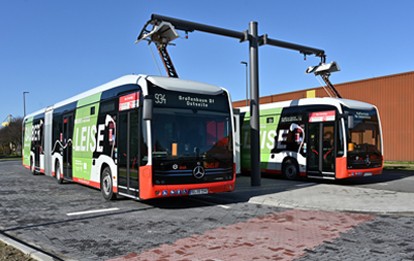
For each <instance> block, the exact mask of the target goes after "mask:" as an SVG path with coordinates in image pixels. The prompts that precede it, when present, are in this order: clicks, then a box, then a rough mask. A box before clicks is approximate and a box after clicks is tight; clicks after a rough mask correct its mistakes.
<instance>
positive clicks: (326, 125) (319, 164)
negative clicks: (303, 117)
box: [306, 122, 335, 178]
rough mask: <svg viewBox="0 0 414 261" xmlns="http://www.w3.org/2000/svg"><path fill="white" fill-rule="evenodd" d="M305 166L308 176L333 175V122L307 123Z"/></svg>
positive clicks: (330, 176) (331, 176) (332, 176)
mask: <svg viewBox="0 0 414 261" xmlns="http://www.w3.org/2000/svg"><path fill="white" fill-rule="evenodd" d="M308 133H309V135H308V148H309V152H308V157H307V164H306V165H307V168H308V171H307V172H308V176H309V177H315V178H316V177H318V178H322V177H323V178H334V177H335V143H334V141H335V135H334V133H335V124H334V122H315V123H309V132H308Z"/></svg>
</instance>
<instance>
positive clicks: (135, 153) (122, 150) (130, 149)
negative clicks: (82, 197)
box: [116, 109, 140, 199]
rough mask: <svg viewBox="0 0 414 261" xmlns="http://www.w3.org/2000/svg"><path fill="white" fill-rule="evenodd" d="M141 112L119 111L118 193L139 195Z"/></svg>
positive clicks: (132, 195) (130, 195)
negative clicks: (139, 122)
mask: <svg viewBox="0 0 414 261" xmlns="http://www.w3.org/2000/svg"><path fill="white" fill-rule="evenodd" d="M138 121H139V114H138V109H133V110H129V111H123V112H120V113H119V120H118V137H117V138H116V139H117V142H118V145H117V148H118V151H117V153H118V158H117V160H118V193H119V194H120V195H123V196H126V197H130V198H135V199H137V198H138V197H139V180H138V178H139V175H138V174H139V166H140V160H139V159H140V157H139V156H140V155H139V137H140V136H139V134H140V133H139V128H138V126H139V124H138Z"/></svg>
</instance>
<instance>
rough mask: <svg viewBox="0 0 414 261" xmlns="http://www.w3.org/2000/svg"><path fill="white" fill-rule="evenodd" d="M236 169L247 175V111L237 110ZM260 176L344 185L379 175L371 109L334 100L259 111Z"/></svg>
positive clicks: (376, 126) (378, 139)
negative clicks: (238, 142) (238, 163)
mask: <svg viewBox="0 0 414 261" xmlns="http://www.w3.org/2000/svg"><path fill="white" fill-rule="evenodd" d="M240 111H241V114H240V117H241V118H240V121H241V122H242V128H241V132H242V133H241V134H242V136H241V158H240V161H241V169H242V170H243V171H248V170H249V169H250V139H249V131H250V129H249V120H250V115H249V108H247V107H243V108H240ZM260 146H261V155H260V157H261V171H262V172H263V173H269V174H283V175H284V176H285V177H287V178H288V179H295V178H297V177H299V176H300V177H310V178H320V179H344V178H350V177H361V176H371V175H377V174H381V173H382V169H383V148H382V134H381V122H380V117H379V114H378V110H377V108H376V107H375V106H373V105H371V104H368V103H364V102H359V101H354V100H347V99H339V98H307V99H299V100H291V101H284V102H276V103H269V104H262V105H260Z"/></svg>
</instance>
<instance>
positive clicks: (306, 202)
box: [249, 184, 414, 214]
mask: <svg viewBox="0 0 414 261" xmlns="http://www.w3.org/2000/svg"><path fill="white" fill-rule="evenodd" d="M413 196H414V194H413V193H404V192H394V191H387V190H377V189H369V188H356V187H344V186H339V185H327V184H319V185H316V186H311V187H304V188H300V189H295V190H290V191H283V192H278V193H274V194H268V195H263V196H256V197H252V198H250V200H249V203H255V204H263V205H269V206H277V207H285V208H300V209H310V210H326V211H351V212H362V213H380V214H391V213H414V200H412V198H413Z"/></svg>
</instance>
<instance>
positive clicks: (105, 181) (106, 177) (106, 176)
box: [101, 167, 116, 200]
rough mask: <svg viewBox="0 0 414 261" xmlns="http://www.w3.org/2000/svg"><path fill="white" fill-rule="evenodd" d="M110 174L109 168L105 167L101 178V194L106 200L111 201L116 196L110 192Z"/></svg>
mask: <svg viewBox="0 0 414 261" xmlns="http://www.w3.org/2000/svg"><path fill="white" fill-rule="evenodd" d="M112 187H113V185H112V173H111V169H110V168H109V167H105V168H104V170H103V171H102V176H101V193H102V196H103V197H104V198H105V199H106V200H113V199H115V198H116V195H115V194H114V192H113V191H112Z"/></svg>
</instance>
